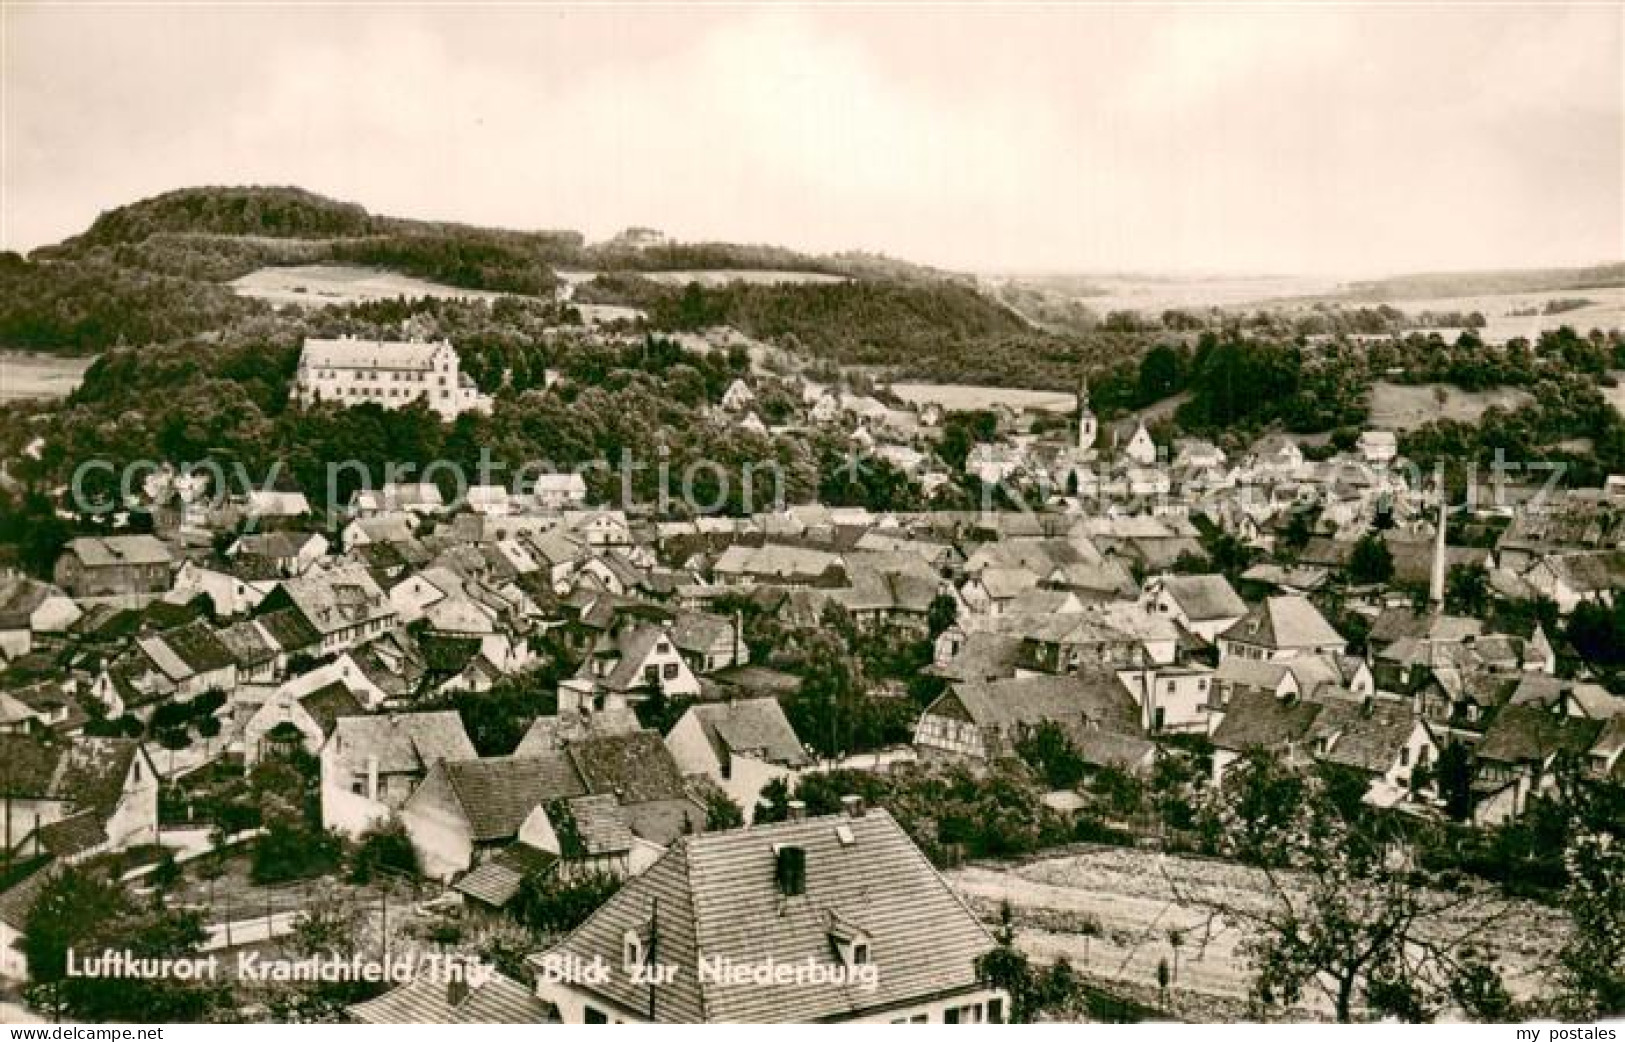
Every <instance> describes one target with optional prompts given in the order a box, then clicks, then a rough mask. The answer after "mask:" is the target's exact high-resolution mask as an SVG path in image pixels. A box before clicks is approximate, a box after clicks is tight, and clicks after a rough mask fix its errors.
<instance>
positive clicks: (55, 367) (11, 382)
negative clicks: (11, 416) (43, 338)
mask: <svg viewBox="0 0 1625 1042" xmlns="http://www.w3.org/2000/svg"><path fill="white" fill-rule="evenodd" d="M95 360H96V359H95V358H61V357H58V356H55V355H34V354H21V353H12V352H7V351H0V402H8V401H16V400H17V399H20V398H63V397H66V396H67V395H69V394H71V393H72V392H73V389H74V388H75V387H78V386H79V383H80V381H82V380H83V379H84V377H85V370H86V369H89V368H90V363H92V362H94V361H95Z"/></svg>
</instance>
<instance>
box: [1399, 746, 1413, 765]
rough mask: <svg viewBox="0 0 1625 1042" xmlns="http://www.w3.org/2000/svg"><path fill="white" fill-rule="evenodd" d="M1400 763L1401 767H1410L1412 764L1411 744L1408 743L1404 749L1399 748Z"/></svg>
mask: <svg viewBox="0 0 1625 1042" xmlns="http://www.w3.org/2000/svg"><path fill="white" fill-rule="evenodd" d="M1399 765H1400V766H1401V767H1409V766H1410V765H1411V747H1410V746H1408V745H1407V746H1405V747H1404V748H1403V749H1401V750H1399Z"/></svg>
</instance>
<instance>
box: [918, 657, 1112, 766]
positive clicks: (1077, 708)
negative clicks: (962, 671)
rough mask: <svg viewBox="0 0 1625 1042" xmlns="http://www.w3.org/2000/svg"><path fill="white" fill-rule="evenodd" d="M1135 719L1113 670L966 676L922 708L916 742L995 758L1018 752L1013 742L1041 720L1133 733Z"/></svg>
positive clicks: (1075, 728) (1076, 728)
mask: <svg viewBox="0 0 1625 1042" xmlns="http://www.w3.org/2000/svg"><path fill="white" fill-rule="evenodd" d="M1139 719H1140V709H1139V707H1138V706H1137V705H1136V704H1135V701H1134V699H1133V698H1132V697H1131V696H1130V695H1129V692H1128V690H1127V689H1126V688H1125V687H1124V686H1123V684H1122V682H1121V681H1119V680H1118V679H1117V677H1116V676H1115V675H1114V674H1112V673H1107V672H1095V673H1090V674H1087V675H1083V676H1067V677H1049V676H1033V677H1020V678H1017V679H1013V680H994V681H986V682H978V681H969V682H965V683H959V684H954V685H953V686H952V687H951V688H949V690H948V691H947V692H946V693H944V694H942V695H940V696H939V697H938V698H937V699H936V701H934V702H932V703H931V704H930V705H929V706H927V707H926V709H925V712H924V713H922V714H921V715H920V721H919V723H918V724H917V725H916V726H915V729H914V745H915V747H916V748H918V749H920V750H921V752H922V753H928V754H948V755H953V756H963V757H968V758H970V759H973V760H998V759H1004V758H1007V757H1011V756H1014V755H1016V745H1017V743H1018V742H1020V741H1021V740H1022V739H1023V738H1025V737H1026V736H1027V735H1029V734H1030V733H1031V732H1032V731H1034V730H1035V729H1037V728H1038V726H1039V725H1041V724H1043V723H1053V724H1057V725H1059V726H1061V727H1062V728H1064V729H1066V730H1068V731H1070V732H1072V733H1073V734H1075V735H1081V734H1083V733H1084V732H1087V731H1097V730H1106V731H1111V732H1113V733H1116V734H1122V735H1129V736H1136V737H1137V736H1138V735H1139V734H1140V725H1139Z"/></svg>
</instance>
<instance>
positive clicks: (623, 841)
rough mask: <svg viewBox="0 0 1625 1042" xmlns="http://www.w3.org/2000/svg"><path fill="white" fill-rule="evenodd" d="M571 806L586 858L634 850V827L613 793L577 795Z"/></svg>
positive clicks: (570, 803)
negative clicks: (628, 822)
mask: <svg viewBox="0 0 1625 1042" xmlns="http://www.w3.org/2000/svg"><path fill="white" fill-rule="evenodd" d="M569 807H570V815H571V816H572V817H573V818H574V819H575V824H576V832H577V834H578V835H580V837H581V842H582V845H583V846H584V847H585V848H586V853H587V856H589V857H601V856H603V855H605V854H619V853H623V852H625V851H628V850H631V849H632V828H631V826H630V825H628V824H627V821H626V814H625V813H624V812H623V811H622V810H621V804H620V801H618V800H617V799H616V798H615V797H614V795H613V794H605V795H601V796H577V797H576V798H575V799H573V800H570V801H569Z"/></svg>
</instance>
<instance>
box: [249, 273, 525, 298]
mask: <svg viewBox="0 0 1625 1042" xmlns="http://www.w3.org/2000/svg"><path fill="white" fill-rule="evenodd" d="M231 288H232V289H233V290H235V291H236V292H237V293H238V294H240V295H242V296H245V297H255V298H257V299H259V300H268V301H270V302H271V303H273V304H295V305H298V306H301V307H313V308H319V307H325V306H326V305H328V304H359V303H363V302H365V301H369V300H393V299H394V298H396V297H409V298H410V297H447V298H453V299H457V300H495V299H496V298H498V297H501V296H505V294H502V293H490V292H487V291H485V290H478V289H460V288H458V287H457V286H446V285H442V284H441V283H438V282H429V281H427V280H424V279H417V278H413V277H412V276H410V275H397V274H395V273H394V272H391V271H379V270H377V269H376V268H361V267H356V266H353V265H349V264H301V265H296V266H293V267H286V268H261V269H260V270H258V271H253V272H249V273H248V274H247V275H244V276H243V277H242V278H240V279H237V280H236V281H234V282H233V283H232V284H231Z"/></svg>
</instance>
